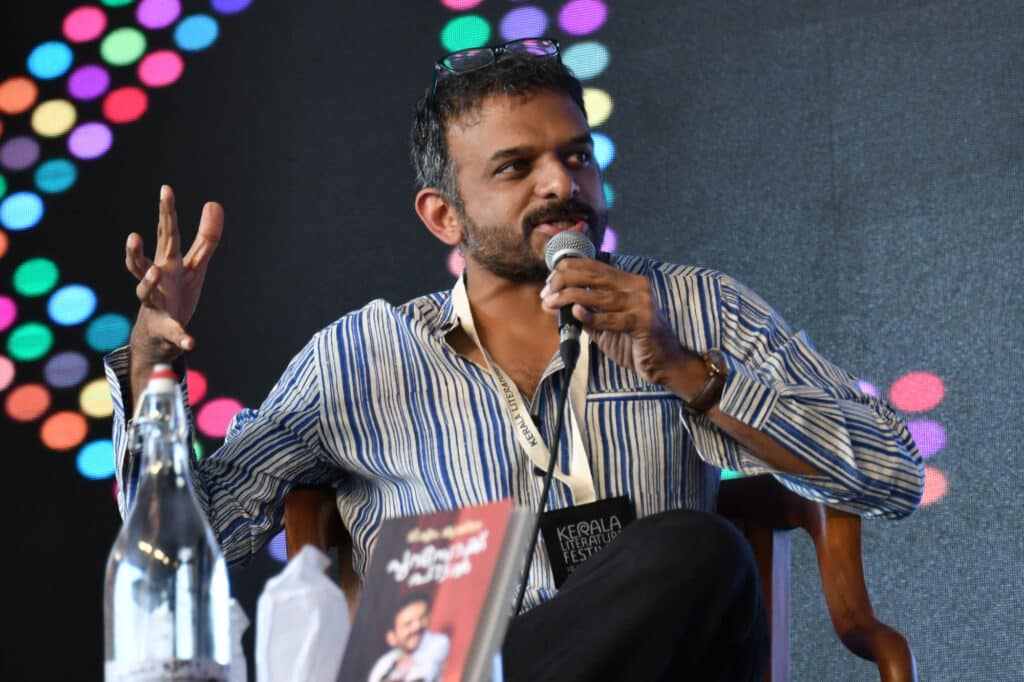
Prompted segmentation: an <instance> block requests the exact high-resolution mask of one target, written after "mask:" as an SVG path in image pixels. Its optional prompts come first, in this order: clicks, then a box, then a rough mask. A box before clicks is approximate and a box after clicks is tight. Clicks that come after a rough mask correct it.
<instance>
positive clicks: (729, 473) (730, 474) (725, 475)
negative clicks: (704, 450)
mask: <svg viewBox="0 0 1024 682" xmlns="http://www.w3.org/2000/svg"><path fill="white" fill-rule="evenodd" d="M733 478H743V474H741V473H740V472H738V471H733V470H732V469H722V475H721V480H723V481H728V480H730V479H733Z"/></svg>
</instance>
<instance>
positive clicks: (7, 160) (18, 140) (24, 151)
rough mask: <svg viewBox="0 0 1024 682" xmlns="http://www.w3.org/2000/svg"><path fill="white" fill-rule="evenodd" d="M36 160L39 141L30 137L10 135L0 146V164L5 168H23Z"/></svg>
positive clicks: (18, 169) (13, 169)
mask: <svg viewBox="0 0 1024 682" xmlns="http://www.w3.org/2000/svg"><path fill="white" fill-rule="evenodd" d="M38 160H39V143H38V142H36V141H35V140H34V139H32V138H31V137H28V136H25V135H20V136H18V137H12V138H11V139H9V140H7V142H4V143H3V145H2V146H0V166H3V167H4V168H6V169H7V170H12V171H20V170H25V169H26V168H29V167H31V166H32V164H34V163H35V162H36V161H38Z"/></svg>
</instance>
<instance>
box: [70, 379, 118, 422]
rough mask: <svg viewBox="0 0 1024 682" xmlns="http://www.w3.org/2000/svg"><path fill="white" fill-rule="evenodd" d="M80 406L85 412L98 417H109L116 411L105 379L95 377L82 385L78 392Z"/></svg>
mask: <svg viewBox="0 0 1024 682" xmlns="http://www.w3.org/2000/svg"><path fill="white" fill-rule="evenodd" d="M78 406H79V407H80V408H81V410H82V412H83V413H84V414H87V415H88V416H90V417H94V418H96V419H103V418H106V417H109V416H110V415H112V414H113V413H114V403H113V402H111V400H110V388H109V387H108V386H107V382H106V380H105V379H93V380H92V381H90V382H89V383H87V384H86V385H85V386H83V387H82V390H81V392H80V393H79V394H78Z"/></svg>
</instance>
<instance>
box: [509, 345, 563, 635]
mask: <svg viewBox="0 0 1024 682" xmlns="http://www.w3.org/2000/svg"><path fill="white" fill-rule="evenodd" d="M575 366H576V362H575V360H574V361H573V363H572V365H571V366H570V365H568V364H566V365H565V367H564V368H563V369H562V385H563V390H562V397H561V398H560V399H559V401H558V419H557V420H556V421H555V437H554V442H553V443H552V445H551V457H550V458H549V459H548V468H547V471H545V472H544V484H543V485H542V486H541V491H540V505H539V507H538V509H537V513H536V515H535V516H534V519H533V532H531V533H530V537H531V538H532V541H531V542H530V548H529V550H528V551H527V553H526V565H525V566H524V567H523V577H522V580H521V581H520V583H519V594H518V595H517V596H516V605H515V608H514V609H513V610H512V615H513V617H514V616H518V615H519V612H520V610H521V609H522V608H523V597H524V596H525V595H526V585H527V584H528V583H529V582H530V565H531V564H532V563H533V554H534V552H536V551H537V542H538V540H539V539H540V520H541V517H542V516H544V510H545V509H546V508H547V504H548V491H549V490H550V489H551V480H552V479H553V478H554V474H555V464H556V463H557V462H558V446H559V444H561V442H562V428H563V425H564V422H565V408H566V402H567V399H568V397H569V381H570V380H571V379H572V371H573V369H575Z"/></svg>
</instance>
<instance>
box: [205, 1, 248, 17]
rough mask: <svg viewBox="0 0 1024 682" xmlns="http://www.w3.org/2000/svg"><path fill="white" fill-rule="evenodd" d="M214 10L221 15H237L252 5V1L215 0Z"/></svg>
mask: <svg viewBox="0 0 1024 682" xmlns="http://www.w3.org/2000/svg"><path fill="white" fill-rule="evenodd" d="M210 4H211V5H212V6H213V9H214V10H216V11H217V12H220V13H221V14H236V13H238V12H241V11H242V10H244V9H245V8H246V7H248V6H249V5H251V4H252V0H213V2H211V3H210Z"/></svg>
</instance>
